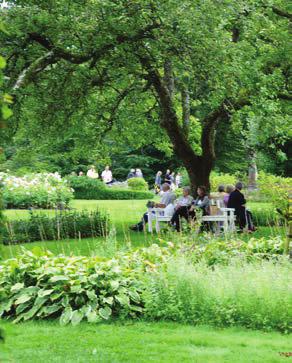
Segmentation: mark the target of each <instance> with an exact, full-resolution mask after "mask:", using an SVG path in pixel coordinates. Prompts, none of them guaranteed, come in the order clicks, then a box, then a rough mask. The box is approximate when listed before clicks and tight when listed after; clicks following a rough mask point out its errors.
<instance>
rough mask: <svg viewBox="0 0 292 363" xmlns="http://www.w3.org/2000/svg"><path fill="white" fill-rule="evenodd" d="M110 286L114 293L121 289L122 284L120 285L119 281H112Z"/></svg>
mask: <svg viewBox="0 0 292 363" xmlns="http://www.w3.org/2000/svg"><path fill="white" fill-rule="evenodd" d="M110 285H111V288H112V289H113V291H116V290H117V289H118V288H119V286H120V283H119V281H116V280H112V281H111V282H110Z"/></svg>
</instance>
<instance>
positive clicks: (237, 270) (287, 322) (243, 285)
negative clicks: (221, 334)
mask: <svg viewBox="0 0 292 363" xmlns="http://www.w3.org/2000/svg"><path fill="white" fill-rule="evenodd" d="M290 274H291V266H290V264H289V262H288V261H282V262H281V263H277V264H274V262H258V263H250V264H246V263H242V262H239V260H237V262H234V263H232V264H229V265H228V266H222V265H219V266H213V268H212V269H210V268H208V267H207V266H206V265H205V264H196V265H192V264H190V263H189V262H187V261H186V259H184V258H179V259H173V260H171V261H169V262H168V264H167V267H166V268H165V270H164V271H161V272H160V274H155V275H151V276H149V278H148V283H147V284H146V291H145V293H144V295H143V297H144V300H145V315H146V317H147V318H148V319H152V320H158V319H159V320H160V319H166V320H172V321H176V322H181V323H188V324H208V325H209V324H210V325H215V326H221V327H223V326H234V325H241V326H245V327H247V328H252V329H263V330H279V331H281V332H284V333H288V332H290V331H291V323H292V316H291V313H288V312H289V311H290V308H289V306H290V304H291V294H289V293H287V292H288V291H289V289H290V287H289V279H287V276H289V275H290Z"/></svg>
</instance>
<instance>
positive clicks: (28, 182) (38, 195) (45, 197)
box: [0, 173, 73, 208]
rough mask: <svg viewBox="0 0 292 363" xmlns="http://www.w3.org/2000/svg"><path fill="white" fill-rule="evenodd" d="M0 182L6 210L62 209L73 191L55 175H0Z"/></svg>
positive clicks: (71, 196)
mask: <svg viewBox="0 0 292 363" xmlns="http://www.w3.org/2000/svg"><path fill="white" fill-rule="evenodd" d="M0 180H1V183H2V185H3V199H4V204H5V206H6V208H30V207H35V208H56V207H62V208H63V207H65V206H67V205H68V203H69V201H70V200H71V199H72V198H73V190H72V189H71V188H70V187H69V186H68V184H67V183H66V180H64V179H61V177H60V175H59V174H56V173H55V174H48V173H44V174H31V175H25V176H23V177H16V176H13V175H9V174H6V173H0Z"/></svg>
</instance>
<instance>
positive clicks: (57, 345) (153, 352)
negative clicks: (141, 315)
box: [0, 322, 291, 363]
mask: <svg viewBox="0 0 292 363" xmlns="http://www.w3.org/2000/svg"><path fill="white" fill-rule="evenodd" d="M2 326H3V327H4V329H5V331H6V342H5V344H3V345H1V346H0V361H1V363H2V362H15V363H26V362H28V363H33V362H36V363H39V362H46V363H51V362H54V363H55V362H58V363H67V362H68V363H69V362H70V363H71V362H72V363H73V362H74V363H77V362H80V363H81V362H82V363H83V362H84V363H89V362H102V363H106V362H109V363H115V362H117V363H120V362H128V363H135V362H137V363H143V362H145V363H148V362H161V363H162V362H165V363H171V362H192V363H193V362H199V363H208V362H212V363H221V362H222V363H228V362H230V363H235V362H236V363H240V362H249V363H251V362H255V363H260V362H263V363H269V362H271V363H272V362H285V361H287V359H288V360H289V358H285V357H283V356H281V355H280V354H279V353H280V352H289V351H291V340H290V338H289V336H283V335H281V334H279V333H263V332H258V331H248V330H245V329H238V328H231V329H222V330H220V329H215V328H210V327H191V326H185V325H180V324H175V323H145V322H138V323H131V322H128V323H126V324H125V325H122V324H111V325H108V324H100V325H90V324H86V323H83V324H80V325H78V326H77V327H72V326H66V327H61V326H60V325H59V324H58V323H54V322H29V323H22V324H18V325H13V324H11V323H7V322H5V323H3V324H2Z"/></svg>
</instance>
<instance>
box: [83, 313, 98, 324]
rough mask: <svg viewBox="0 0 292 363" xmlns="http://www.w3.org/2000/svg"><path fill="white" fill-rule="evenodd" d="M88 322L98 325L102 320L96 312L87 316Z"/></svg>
mask: <svg viewBox="0 0 292 363" xmlns="http://www.w3.org/2000/svg"><path fill="white" fill-rule="evenodd" d="M86 317H87V320H88V322H89V323H96V322H98V321H99V320H100V317H99V316H98V315H97V314H96V312H95V311H90V312H89V313H88V314H87V315H86Z"/></svg>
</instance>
